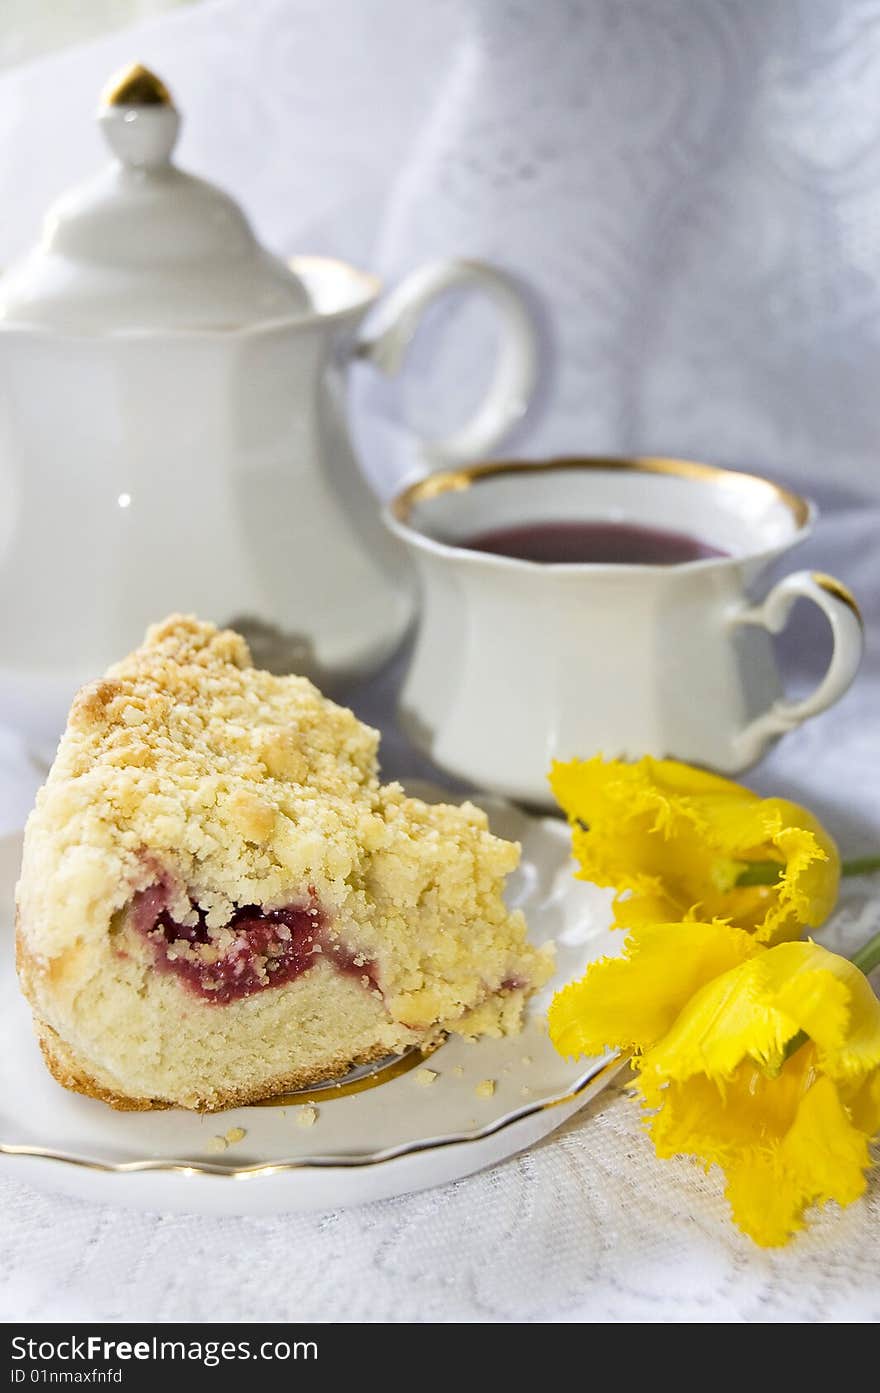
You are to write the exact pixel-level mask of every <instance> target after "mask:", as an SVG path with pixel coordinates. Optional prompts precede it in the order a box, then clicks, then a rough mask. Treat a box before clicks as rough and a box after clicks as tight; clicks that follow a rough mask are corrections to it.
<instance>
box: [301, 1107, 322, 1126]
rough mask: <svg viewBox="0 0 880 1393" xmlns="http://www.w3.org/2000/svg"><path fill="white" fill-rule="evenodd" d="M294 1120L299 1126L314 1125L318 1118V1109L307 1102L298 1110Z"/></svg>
mask: <svg viewBox="0 0 880 1393" xmlns="http://www.w3.org/2000/svg"><path fill="white" fill-rule="evenodd" d="M296 1120H297V1122H298V1123H299V1125H300V1127H314V1125H315V1123H316V1122H317V1120H318V1109H317V1108H316V1107H313V1105H312V1104H311V1103H309V1104H308V1105H307V1106H306V1107H304V1108H300V1109H299V1110H298V1112H297V1114H296Z"/></svg>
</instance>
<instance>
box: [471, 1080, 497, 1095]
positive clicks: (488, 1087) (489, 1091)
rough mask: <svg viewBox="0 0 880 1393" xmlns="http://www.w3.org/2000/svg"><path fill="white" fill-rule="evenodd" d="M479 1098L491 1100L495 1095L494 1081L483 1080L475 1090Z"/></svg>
mask: <svg viewBox="0 0 880 1393" xmlns="http://www.w3.org/2000/svg"><path fill="white" fill-rule="evenodd" d="M474 1092H475V1093H476V1095H477V1097H478V1098H491V1097H493V1095H494V1093H495V1080H494V1079H481V1080H480V1082H479V1083H478V1084H477V1086H476V1088H475V1089H474Z"/></svg>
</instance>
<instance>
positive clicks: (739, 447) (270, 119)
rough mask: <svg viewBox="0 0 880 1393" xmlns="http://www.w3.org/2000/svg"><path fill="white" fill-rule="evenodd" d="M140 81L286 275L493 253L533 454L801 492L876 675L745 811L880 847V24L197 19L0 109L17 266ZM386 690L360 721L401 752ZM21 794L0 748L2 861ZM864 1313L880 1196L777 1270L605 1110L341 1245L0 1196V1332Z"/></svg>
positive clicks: (869, 901) (875, 889) (810, 643)
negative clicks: (740, 469)
mask: <svg viewBox="0 0 880 1393" xmlns="http://www.w3.org/2000/svg"><path fill="white" fill-rule="evenodd" d="M134 57H136V58H140V59H142V60H143V61H146V62H149V63H151V64H154V65H155V66H156V67H157V68H158V69H159V71H160V72H161V73H162V74H163V75H164V76H165V77H167V78H168V80H169V81H170V83H171V85H172V87H173V88H174V90H175V91H176V93H177V94H178V96H179V99H180V101H181V104H183V105H184V106H185V107H186V108H187V112H188V121H187V126H186V131H185V137H184V144H183V155H184V158H185V159H186V160H187V161H188V162H189V163H190V164H191V165H192V166H193V167H195V168H197V169H198V170H199V171H200V172H205V173H208V174H211V175H213V176H214V177H220V178H222V179H223V180H224V182H226V183H227V185H228V186H230V187H233V188H235V189H236V190H237V191H239V192H240V193H242V194H244V195H245V196H246V198H247V201H248V206H249V208H250V209H251V210H252V211H253V213H254V216H255V220H256V221H257V223H258V226H259V227H260V229H261V231H262V232H263V233H264V235H265V236H267V237H268V238H269V239H270V241H271V242H272V243H273V245H275V246H277V247H278V248H279V249H286V250H289V249H291V248H295V247H299V248H303V249H310V250H322V251H325V252H330V253H336V254H341V255H348V256H351V257H352V258H353V259H355V260H359V261H362V262H367V263H372V264H376V265H381V268H382V269H383V270H384V271H386V272H389V273H391V274H396V273H398V272H400V271H402V270H405V269H407V268H408V266H409V265H411V264H414V263H415V262H416V261H418V260H420V259H422V258H423V257H424V256H427V255H435V254H440V253H451V252H463V253H472V254H473V253H476V254H483V255H492V256H495V257H497V258H499V259H501V260H503V261H505V262H506V263H507V264H509V265H511V266H512V267H513V268H514V269H516V270H518V271H520V272H521V273H522V274H523V275H524V276H526V277H527V278H528V279H529V280H530V282H531V284H532V285H533V287H534V288H535V290H536V292H537V294H538V296H539V299H540V301H541V304H542V306H543V310H544V313H545V316H546V318H547V321H548V323H549V322H551V321H552V323H553V325H554V337H555V340H556V343H557V347H558V350H559V352H558V354H557V358H556V362H555V369H556V370H555V373H554V374H552V376H551V377H550V378H549V379H548V381H547V383H546V384H545V389H544V399H543V414H541V413H539V414H538V415H537V416H536V417H535V418H533V421H532V424H531V426H530V428H529V430H528V431H527V432H526V433H525V434H524V437H523V443H524V445H525V446H526V447H527V448H528V449H529V450H530V451H533V452H537V451H541V450H548V449H551V448H553V449H557V448H558V449H569V450H578V449H580V450H584V449H590V448H592V449H593V450H602V449H612V450H617V451H623V450H631V449H634V448H642V449H651V448H653V449H654V450H667V451H669V450H678V451H680V452H690V453H695V454H698V455H702V456H704V457H705V456H708V457H710V458H716V459H721V460H727V461H729V462H732V461H734V460H748V461H750V462H751V463H753V464H755V465H757V466H759V467H761V466H763V467H765V468H767V469H771V470H773V471H774V472H775V473H777V474H782V475H788V477H789V478H790V479H791V480H792V481H793V482H794V483H795V484H796V485H797V484H804V483H805V482H806V483H807V484H809V486H810V487H811V489H812V491H813V492H814V493H817V494H819V496H820V501H821V502H822V503H823V506H824V509H825V517H824V519H823V522H822V524H821V526H820V529H819V531H818V533H817V535H816V537H815V538H814V539H813V540H812V541H811V542H809V543H808V544H807V546H806V547H804V548H803V550H802V552H801V553H800V554H799V556H798V559H797V563H796V564H798V565H814V566H817V567H819V568H821V569H822V570H826V571H831V572H835V571H837V572H839V573H840V574H841V575H842V576H843V578H844V579H845V580H847V581H848V582H849V583H850V584H851V585H852V587H853V588H854V589H855V590H856V592H857V593H858V594H859V596H860V598H861V600H862V602H863V605H864V608H865V610H866V614H867V618H868V625H869V636H870V637H871V639H872V640H873V644H871V643H869V653H868V658H867V660H866V665H865V669H864V672H863V674H862V676H861V677H860V679H859V681H858V683H857V685H856V687H855V688H854V689H853V691H852V692H851V693H850V694H849V696H848V697H847V698H846V699H845V700H844V701H843V702H842V703H841V704H840V705H839V706H838V707H837V708H836V709H835V710H834V711H832V712H830V713H829V714H827V715H826V716H824V717H822V718H821V719H819V720H817V721H815V722H813V723H812V724H811V725H809V726H807V727H805V728H804V729H803V730H802V731H800V732H798V733H796V734H794V735H791V736H789V737H788V738H787V739H786V740H785V741H784V742H783V743H782V744H781V745H780V746H779V747H778V748H777V750H776V751H775V752H774V754H773V755H772V757H771V758H770V759H768V760H767V761H766V762H765V763H764V764H763V765H762V766H761V768H760V769H759V770H758V771H756V774H755V776H754V779H753V783H754V784H755V786H756V787H759V788H761V789H762V790H765V791H773V792H777V793H784V794H787V795H789V796H791V797H794V798H798V799H800V800H801V801H803V802H806V803H808V804H809V805H810V806H811V807H813V808H814V809H815V810H816V811H817V812H818V813H819V814H820V815H821V816H823V817H824V818H825V819H826V820H827V822H828V824H829V826H830V827H831V828H832V829H833V831H834V832H835V834H836V835H837V837H838V838H839V840H840V843H841V845H842V847H843V849H844V852H845V854H847V855H850V856H853V855H857V854H859V853H865V852H868V851H871V850H874V851H876V850H877V848H878V846H880V726H878V712H880V660H878V645H877V642H876V639H877V635H878V634H880V588H878V567H877V549H878V536H880V502H878V501H877V500H878V488H877V481H876V477H875V476H876V468H877V466H876V454H877V441H878V439H880V393H878V391H877V389H876V384H877V381H878V380H880V348H878V345H880V335H878V332H877V326H878V322H880V193H878V189H880V182H878V179H877V161H878V151H880V98H878V93H880V83H878V82H877V81H876V80H872V78H871V74H874V78H875V79H876V74H877V70H878V67H880V4H877V3H873V0H872V2H871V3H868V0H862V3H860V4H858V5H853V4H846V3H841V4H836V3H828V4H827V5H825V6H816V5H815V4H813V3H812V0H805V3H798V0H790V3H786V4H772V5H765V6H754V5H751V4H748V3H745V2H744V3H741V4H740V3H737V0H734V3H730V2H729V0H724V3H721V2H720V0H719V2H718V3H713V2H712V0H708V3H707V2H706V0H685V2H684V3H682V0H644V3H641V2H639V3H636V0H634V3H631V4H627V5H626V6H620V5H619V4H617V3H596V2H595V0H591V3H589V4H587V3H581V2H580V0H566V3H560V4H558V5H547V6H526V5H522V4H518V3H515V0H492V3H490V4H480V5H474V4H472V3H469V0H446V3H444V4H437V5H430V6H427V5H426V6H413V5H411V4H410V3H408V0H372V3H371V4H370V5H363V4H362V3H360V0H321V2H320V3H318V0H247V3H244V0H242V2H241V3H230V2H229V0H224V3H221V4H213V5H203V6H199V7H197V8H196V9H193V10H192V11H187V12H183V13H180V14H178V15H175V16H172V17H171V18H169V19H167V20H163V21H162V22H160V23H157V24H156V25H154V26H152V27H150V28H149V29H144V30H142V31H140V32H139V33H138V34H137V35H136V36H122V37H117V36H114V37H113V38H111V39H108V40H105V41H102V42H100V43H96V44H92V45H90V46H88V47H86V48H82V49H80V50H77V51H76V52H71V53H68V54H64V55H61V56H59V57H56V58H53V59H51V60H46V61H45V62H41V63H39V64H35V65H32V66H31V67H30V68H28V69H22V70H21V71H19V72H14V73H10V74H8V75H6V76H3V77H2V78H0V131H2V133H3V135H2V139H0V190H2V192H3V195H4V216H3V219H2V221H0V260H3V261H5V260H8V258H9V256H10V255H12V254H13V253H14V252H16V251H17V250H19V249H20V248H21V247H22V246H23V245H24V244H25V242H26V241H27V240H29V237H30V235H31V233H32V230H33V226H34V224H35V222H36V219H37V216H38V213H39V212H40V210H41V209H42V207H43V205H44V204H45V203H46V201H47V199H48V198H49V197H50V196H51V195H53V194H54V193H56V192H57V191H58V190H59V189H60V188H61V187H62V186H64V185H66V184H68V183H69V182H70V181H71V179H72V178H74V177H77V176H78V175H81V174H84V173H85V172H87V171H88V170H89V169H90V168H91V167H92V165H93V164H94V162H95V160H96V159H97V158H98V156H99V152H98V144H97V140H96V137H95V136H94V133H93V132H92V131H91V129H90V127H89V124H88V121H89V115H90V112H91V110H92V108H93V105H94V100H95V94H96V92H97V91H98V90H99V88H100V86H101V85H102V83H103V81H104V79H105V78H106V76H107V75H108V72H110V71H112V69H113V68H114V67H116V66H118V65H119V64H120V63H122V62H123V61H127V60H129V59H131V58H134ZM343 93H344V97H345V99H344V100H342V99H341V95H340V94H343ZM37 151H39V157H37V153H36V152H37ZM478 329H479V326H478ZM478 341H479V332H477V331H475V343H477V347H476V348H475V349H474V350H470V349H469V348H467V347H465V348H464V349H462V355H463V356H462V358H461V359H460V361H467V357H468V353H469V352H471V351H473V352H476V353H477V356H478V357H479V346H478ZM430 376H431V375H430V373H429V372H428V371H427V368H426V370H425V372H424V374H422V375H419V374H418V373H416V374H414V375H413V377H412V383H411V388H410V394H411V399H412V400H411V405H412V407H413V409H414V410H415V411H416V412H417V413H418V412H419V411H421V412H427V413H428V414H430V411H431V410H432V409H433V408H432V406H431V402H432V401H433V398H434V395H435V394H434V392H433V389H432V391H431V394H430V400H429V399H428V396H427V394H426V392H425V390H424V384H425V383H426V382H428V381H429V379H430ZM470 376H471V374H470V373H469V372H465V373H459V374H458V379H461V380H464V381H465V382H466V381H467V380H468V379H469V378H470ZM446 385H447V387H448V388H449V392H450V394H451V396H452V397H454V396H455V392H456V391H457V390H458V388H457V381H452V382H451V383H449V382H447V384H446ZM358 395H359V403H358V404H359V409H360V413H361V430H362V438H363V440H364V442H365V445H366V448H367V450H368V459H367V463H368V467H369V469H370V472H371V473H372V475H373V477H374V479H376V481H377V482H378V483H379V485H380V486H381V487H383V488H385V489H387V488H389V487H390V486H391V484H392V483H393V482H394V478H395V477H396V476H397V474H399V472H400V469H401V468H402V465H401V464H400V463H399V462H398V461H397V459H396V455H395V451H396V448H397V446H398V445H399V439H398V436H399V432H397V431H396V430H395V428H394V426H393V418H394V412H395V410H396V407H395V404H394V402H393V399H392V395H391V393H390V390H387V389H385V388H384V387H382V388H379V387H378V386H375V385H367V384H364V385H363V386H362V389H361V390H360V391H359V394H358ZM872 498H873V500H875V501H873V502H872V501H871V499H872ZM784 647H785V649H786V660H787V663H788V667H789V671H790V673H791V680H792V685H793V686H794V687H795V688H797V687H798V686H803V685H805V684H806V683H808V681H809V680H810V677H811V676H815V674H816V672H817V671H818V670H819V669H820V668H821V665H822V663H823V661H824V658H825V653H824V635H823V633H822V630H821V625H819V624H814V622H813V618H812V617H810V616H806V615H805V616H803V617H800V618H799V619H798V623H797V626H796V630H795V631H794V632H793V634H792V635H791V636H790V637H789V639H788V640H787V641H786V643H785V645H784ZM395 677H396V674H395V672H394V671H392V672H391V673H389V674H385V675H384V676H383V677H382V678H381V679H379V680H377V681H376V682H374V683H373V684H372V685H371V687H370V689H368V690H366V691H363V692H361V693H359V694H358V695H357V701H356V704H357V705H358V708H359V709H360V710H361V711H362V712H363V714H365V715H366V716H367V717H368V718H370V719H372V720H374V721H375V722H376V723H378V724H382V725H385V726H387V725H388V721H389V713H390V710H391V703H392V692H393V686H394V681H395ZM407 770H411V771H412V770H415V772H424V770H418V769H416V768H415V765H414V763H413V761H412V760H411V759H410V757H409V756H408V754H407V751H406V748H405V746H404V745H403V743H402V742H401V741H400V740H399V739H398V738H396V737H395V736H394V733H393V731H391V732H389V738H388V741H387V744H386V772H388V773H389V774H394V775H396V774H400V773H405V772H407ZM35 786H36V774H35V772H34V769H33V767H32V766H31V764H30V762H29V760H28V758H27V756H26V754H25V752H24V750H23V749H22V747H21V745H20V744H19V742H18V741H17V739H16V737H15V736H14V735H13V734H12V733H11V732H7V731H0V832H3V831H7V830H10V829H13V828H16V827H19V826H20V825H21V823H22V821H23V819H24V816H25V814H26V812H27V809H28V807H29V805H30V802H31V799H32V797H33V793H34V789H35ZM878 927H880V883H878V884H876V885H873V886H872V885H871V884H869V883H867V882H853V883H851V884H849V885H848V886H847V890H846V901H845V904H844V905H843V907H842V909H841V910H840V912H839V914H838V916H837V917H836V919H835V921H834V923H833V924H832V925H831V926H830V928H829V930H828V932H827V934H826V938H827V940H828V941H830V942H839V943H841V944H847V943H855V942H858V941H860V940H861V939H864V938H866V937H867V936H868V934H869V933H870V932H871V931H872V930H876V929H877V928H878ZM878 1317H880V1185H878V1182H877V1180H876V1179H875V1180H874V1182H873V1183H872V1186H871V1188H870V1190H869V1193H868V1196H867V1197H866V1198H865V1199H864V1200H863V1201H861V1202H860V1203H858V1204H856V1205H854V1206H852V1208H850V1209H849V1210H847V1211H846V1212H844V1213H839V1212H830V1211H829V1212H826V1213H825V1214H823V1215H822V1216H821V1217H820V1218H819V1219H818V1220H817V1221H816V1222H815V1223H814V1224H813V1225H812V1226H811V1228H810V1230H809V1231H808V1232H807V1233H805V1234H804V1235H802V1236H801V1237H800V1238H799V1239H798V1240H797V1241H796V1242H795V1243H794V1244H793V1245H791V1246H790V1247H789V1248H788V1249H786V1250H783V1251H780V1252H776V1253H763V1252H760V1251H758V1250H757V1249H755V1248H754V1247H753V1246H752V1245H751V1244H750V1243H749V1242H748V1241H747V1240H746V1239H745V1238H743V1237H741V1236H740V1235H739V1234H738V1233H737V1232H736V1231H735V1230H734V1229H733V1228H732V1227H731V1225H730V1223H729V1221H728V1219H727V1213H726V1206H725V1204H724V1200H723V1197H722V1194H721V1186H720V1182H719V1177H718V1175H717V1174H716V1173H711V1174H709V1175H704V1174H703V1173H702V1172H701V1171H700V1170H699V1169H698V1168H696V1167H695V1166H694V1165H692V1164H691V1163H690V1162H688V1161H684V1160H682V1161H672V1162H663V1163H660V1162H657V1161H656V1160H655V1159H654V1157H653V1154H652V1151H651V1147H650V1145H649V1143H648V1141H647V1139H646V1138H645V1136H644V1135H643V1134H642V1132H641V1131H640V1128H639V1123H638V1119H637V1116H636V1112H635V1110H634V1108H633V1106H632V1104H631V1103H630V1102H629V1101H628V1100H627V1099H626V1098H625V1097H624V1096H622V1095H621V1094H619V1093H613V1094H612V1093H609V1094H607V1095H606V1096H605V1097H603V1098H601V1099H600V1100H599V1101H598V1102H597V1103H596V1104H595V1105H594V1106H592V1107H591V1108H590V1109H589V1110H588V1111H586V1112H584V1113H582V1114H581V1115H580V1116H579V1117H577V1118H576V1119H575V1120H574V1121H573V1122H572V1123H570V1124H569V1125H568V1126H567V1127H566V1128H565V1129H564V1130H563V1131H562V1132H560V1133H558V1134H557V1135H556V1136H554V1137H552V1138H551V1139H549V1140H548V1141H547V1142H545V1143H544V1144H542V1145H541V1146H539V1147H537V1148H535V1149H534V1150H533V1151H531V1152H529V1153H528V1154H526V1155H524V1156H520V1157H518V1158H515V1159H513V1160H510V1161H508V1162H506V1163H504V1164H502V1165H500V1166H498V1167H496V1168H495V1169H494V1170H491V1171H489V1172H486V1173H484V1174H481V1175H477V1176H474V1177H472V1178H470V1179H467V1180H463V1181H461V1182H459V1183H457V1184H455V1185H451V1186H449V1187H447V1188H445V1189H442V1190H439V1191H433V1192H428V1193H424V1194H419V1195H414V1196H409V1197H403V1198H400V1199H397V1200H389V1201H386V1202H383V1203H381V1204H375V1205H371V1206H367V1207H364V1208H361V1209H357V1210H352V1211H347V1212H331V1213H327V1214H321V1215H312V1216H297V1215H293V1216H286V1215H279V1216H278V1217H276V1218H274V1219H236V1218H230V1219H225V1220H210V1219H205V1218H186V1217H163V1216H161V1215H157V1214H143V1215H137V1214H132V1213H130V1212H121V1211H117V1210H114V1209H113V1208H112V1207H110V1206H107V1207H99V1206H94V1205H89V1204H86V1203H82V1202H77V1201H74V1200H70V1199H63V1198H59V1197H56V1196H53V1195H50V1194H43V1193H41V1192H39V1191H37V1190H34V1189H31V1188H29V1187H28V1186H26V1185H23V1184H22V1183H20V1182H19V1181H18V1180H17V1179H16V1175H15V1163H14V1161H4V1162H2V1164H0V1319H6V1320H18V1319H46V1318H52V1319H57V1320H64V1319H75V1320H97V1319H103V1320H123V1319H149V1320H159V1321H162V1320H197V1321H216V1320H222V1321H227V1322H234V1321H248V1320H267V1319H269V1320H272V1319H277V1320H296V1319H308V1318H316V1319H331V1320H332V1319H343V1320H360V1319H363V1320H371V1321H404V1320H442V1321H451V1320H498V1321H528V1320H555V1321H562V1320H565V1321H567V1320H583V1319H589V1320H615V1321H641V1320H645V1321H664V1322H665V1321H675V1320H682V1321H719V1320H727V1321H746V1320H758V1321H764V1320H771V1321H775V1320H797V1321H815V1320H832V1321H838V1320H840V1321H851V1320H867V1319H871V1318H873V1319H877V1318H878Z"/></svg>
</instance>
